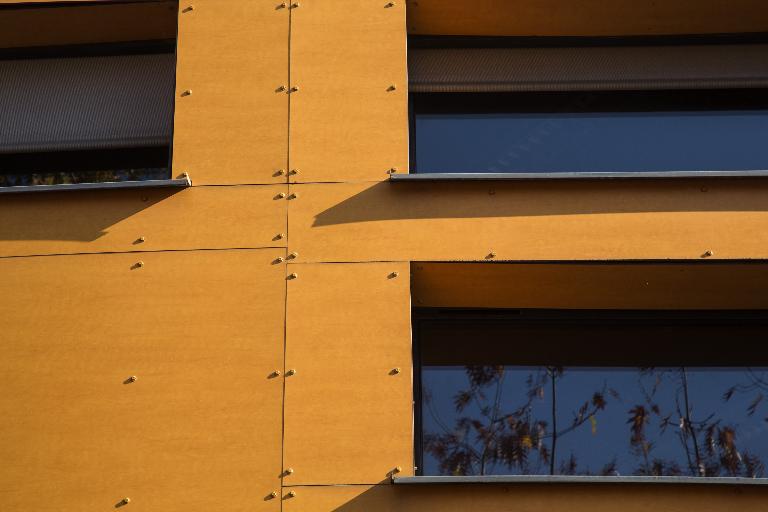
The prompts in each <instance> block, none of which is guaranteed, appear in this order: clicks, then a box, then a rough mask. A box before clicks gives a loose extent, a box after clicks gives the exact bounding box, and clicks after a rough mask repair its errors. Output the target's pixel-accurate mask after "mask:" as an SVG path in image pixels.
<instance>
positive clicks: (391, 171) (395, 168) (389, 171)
mask: <svg viewBox="0 0 768 512" xmlns="http://www.w3.org/2000/svg"><path fill="white" fill-rule="evenodd" d="M396 172H397V167H390V168H389V170H388V171H387V174H395V173H396Z"/></svg>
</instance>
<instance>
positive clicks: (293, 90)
mask: <svg viewBox="0 0 768 512" xmlns="http://www.w3.org/2000/svg"><path fill="white" fill-rule="evenodd" d="M298 90H299V86H298V85H294V86H293V87H291V90H290V92H297V91H298Z"/></svg>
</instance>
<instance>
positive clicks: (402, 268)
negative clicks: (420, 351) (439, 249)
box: [283, 263, 413, 485]
mask: <svg viewBox="0 0 768 512" xmlns="http://www.w3.org/2000/svg"><path fill="white" fill-rule="evenodd" d="M288 272H289V274H293V273H295V274H296V277H295V278H294V279H289V280H288V310H287V334H286V363H285V364H286V368H287V369H289V370H291V369H293V370H295V372H296V373H295V375H290V376H286V382H285V393H286V394H285V447H284V461H285V466H286V468H285V469H287V468H289V467H290V468H292V469H293V470H294V471H293V473H291V474H289V475H287V476H286V477H285V478H284V479H283V483H284V485H298V484H360V483H378V482H381V481H384V480H386V479H387V477H388V474H391V472H392V471H393V470H394V469H395V468H396V467H397V466H400V468H401V470H402V471H401V474H412V473H413V430H412V425H413V420H412V407H411V402H412V381H411V371H410V370H411V324H410V303H409V288H410V283H409V279H408V274H409V269H408V264H404V263H400V264H393V263H371V264H290V265H288ZM286 375H287V374H286Z"/></svg>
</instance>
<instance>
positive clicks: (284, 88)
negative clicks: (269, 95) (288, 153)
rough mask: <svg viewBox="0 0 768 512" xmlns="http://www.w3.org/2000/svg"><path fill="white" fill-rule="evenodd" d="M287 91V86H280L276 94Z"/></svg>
mask: <svg viewBox="0 0 768 512" xmlns="http://www.w3.org/2000/svg"><path fill="white" fill-rule="evenodd" d="M287 89H288V88H287V87H286V86H284V85H279V86H278V87H277V89H275V92H283V91H285V90H287ZM281 174H282V173H281Z"/></svg>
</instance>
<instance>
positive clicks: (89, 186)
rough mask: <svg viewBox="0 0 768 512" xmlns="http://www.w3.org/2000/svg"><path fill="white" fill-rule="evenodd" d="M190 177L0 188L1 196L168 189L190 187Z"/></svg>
mask: <svg viewBox="0 0 768 512" xmlns="http://www.w3.org/2000/svg"><path fill="white" fill-rule="evenodd" d="M190 186H192V180H190V179H189V177H185V178H177V179H172V180H146V181H108V182H104V183H62V184H58V185H21V186H16V187H0V194H18V193H26V192H63V191H70V190H111V189H125V188H167V187H178V188H184V187H190Z"/></svg>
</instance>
